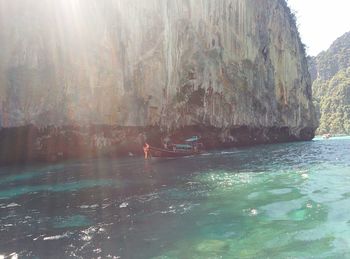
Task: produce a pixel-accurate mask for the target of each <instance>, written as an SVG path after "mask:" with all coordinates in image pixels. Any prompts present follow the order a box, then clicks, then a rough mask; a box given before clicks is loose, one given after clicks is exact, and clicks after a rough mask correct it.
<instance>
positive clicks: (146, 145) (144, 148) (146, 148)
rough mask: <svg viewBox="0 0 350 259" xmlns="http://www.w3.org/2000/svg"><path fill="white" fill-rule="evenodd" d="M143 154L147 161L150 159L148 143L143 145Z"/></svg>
mask: <svg viewBox="0 0 350 259" xmlns="http://www.w3.org/2000/svg"><path fill="white" fill-rule="evenodd" d="M143 152H144V153H145V159H148V157H149V155H148V152H149V145H148V143H147V142H145V144H144V145H143Z"/></svg>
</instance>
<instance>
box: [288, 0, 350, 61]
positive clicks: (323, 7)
mask: <svg viewBox="0 0 350 259" xmlns="http://www.w3.org/2000/svg"><path fill="white" fill-rule="evenodd" d="M287 2H288V5H289V7H290V8H291V9H292V11H295V12H296V17H297V25H298V28H299V32H300V36H301V40H302V42H303V43H304V44H305V45H306V51H307V54H308V55H311V56H316V55H317V54H319V53H320V52H321V51H324V50H327V49H328V48H329V47H330V45H331V44H332V43H333V41H335V40H336V39H337V38H339V37H340V36H342V35H343V34H344V33H346V32H348V31H350V0H287Z"/></svg>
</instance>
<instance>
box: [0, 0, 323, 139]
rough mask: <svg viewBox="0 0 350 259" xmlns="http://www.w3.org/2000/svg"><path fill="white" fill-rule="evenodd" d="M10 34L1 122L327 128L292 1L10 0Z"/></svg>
mask: <svg viewBox="0 0 350 259" xmlns="http://www.w3.org/2000/svg"><path fill="white" fill-rule="evenodd" d="M0 42H1V51H0V126H1V127H5V128H7V127H16V126H23V125H29V124H31V125H35V126H37V127H39V128H40V127H45V126H48V125H50V126H63V125H81V126H85V125H91V124H95V125H118V126H122V127H124V126H125V127H130V126H136V127H149V126H154V127H158V128H159V129H161V131H163V132H173V131H176V130H178V129H180V128H185V127H192V126H200V127H202V128H204V129H205V128H208V129H209V128H215V129H218V130H219V131H220V132H225V131H226V132H227V133H225V134H226V137H227V136H228V135H230V134H231V133H230V132H229V131H230V129H233V128H239V127H245V128H249V129H260V130H262V134H265V135H266V136H267V135H268V134H267V133H266V132H268V131H269V129H271V128H273V129H277V128H283V129H285V130H287V131H288V134H290V136H293V138H294V139H309V138H311V137H312V136H313V134H314V129H315V127H316V120H315V115H314V108H313V106H312V101H311V98H312V97H311V81H310V76H309V73H308V69H307V62H306V58H305V53H304V50H303V46H302V43H301V41H300V38H299V35H298V32H297V28H296V26H295V21H294V20H293V17H292V15H291V14H290V10H289V8H288V7H287V5H286V3H285V1H284V0H128V1H126V0H125V1H124V0H104V1H100V0H70V1H67V0H57V1H56V0H55V1H53V0H40V1H37V0H11V1H7V0H0ZM264 132H265V133H264ZM225 134H224V135H225ZM231 135H232V134H231ZM231 137H233V138H235V136H231ZM231 137H230V138H231Z"/></svg>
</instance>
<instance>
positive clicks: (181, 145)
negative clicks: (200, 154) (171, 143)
mask: <svg viewBox="0 0 350 259" xmlns="http://www.w3.org/2000/svg"><path fill="white" fill-rule="evenodd" d="M175 147H176V148H179V149H191V148H192V146H190V145H186V144H176V145H175Z"/></svg>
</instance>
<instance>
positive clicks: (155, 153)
mask: <svg viewBox="0 0 350 259" xmlns="http://www.w3.org/2000/svg"><path fill="white" fill-rule="evenodd" d="M149 153H150V155H151V157H165V158H166V157H185V156H193V155H197V154H200V153H201V152H200V151H198V150H197V151H195V150H168V149H163V148H156V147H149Z"/></svg>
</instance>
